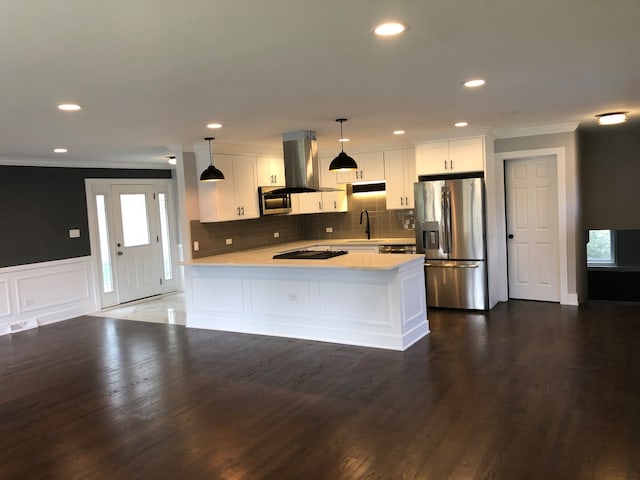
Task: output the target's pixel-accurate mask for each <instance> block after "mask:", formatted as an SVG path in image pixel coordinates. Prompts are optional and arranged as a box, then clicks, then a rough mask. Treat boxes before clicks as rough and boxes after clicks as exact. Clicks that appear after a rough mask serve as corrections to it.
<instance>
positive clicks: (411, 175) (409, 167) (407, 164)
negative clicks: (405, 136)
mask: <svg viewBox="0 0 640 480" xmlns="http://www.w3.org/2000/svg"><path fill="white" fill-rule="evenodd" d="M402 165H403V166H404V168H403V174H404V196H405V201H404V208H413V207H414V205H415V203H414V201H413V184H414V183H416V182H417V181H418V176H417V175H416V152H415V149H413V148H405V149H404V150H402Z"/></svg>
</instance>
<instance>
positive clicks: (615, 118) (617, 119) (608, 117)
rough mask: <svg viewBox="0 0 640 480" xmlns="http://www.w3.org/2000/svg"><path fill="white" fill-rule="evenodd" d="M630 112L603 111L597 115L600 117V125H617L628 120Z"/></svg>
mask: <svg viewBox="0 0 640 480" xmlns="http://www.w3.org/2000/svg"><path fill="white" fill-rule="evenodd" d="M627 113H628V112H611V113H601V114H600V115H596V118H597V119H598V125H617V124H618V123H625V122H626V121H627V120H628V117H627Z"/></svg>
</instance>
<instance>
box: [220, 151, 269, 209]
mask: <svg viewBox="0 0 640 480" xmlns="http://www.w3.org/2000/svg"><path fill="white" fill-rule="evenodd" d="M232 159H233V162H234V165H233V175H234V188H235V209H234V213H235V214H237V217H239V218H238V219H239V220H244V219H248V218H258V217H259V216H260V208H259V205H258V186H257V184H256V161H255V158H253V157H246V156H233V157H232ZM223 173H224V170H223ZM225 175H226V173H225ZM238 208H239V209H240V211H239V214H238V210H237V209H238Z"/></svg>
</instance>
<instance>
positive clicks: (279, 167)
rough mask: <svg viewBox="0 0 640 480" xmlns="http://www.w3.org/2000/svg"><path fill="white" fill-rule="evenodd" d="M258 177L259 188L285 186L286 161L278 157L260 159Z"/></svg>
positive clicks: (258, 159)
mask: <svg viewBox="0 0 640 480" xmlns="http://www.w3.org/2000/svg"><path fill="white" fill-rule="evenodd" d="M256 162H257V175H258V185H259V186H269V185H271V186H274V187H276V186H277V187H280V186H284V184H285V179H284V160H283V159H282V158H278V157H258V158H257V160H256Z"/></svg>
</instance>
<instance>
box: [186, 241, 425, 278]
mask: <svg viewBox="0 0 640 480" xmlns="http://www.w3.org/2000/svg"><path fill="white" fill-rule="evenodd" d="M414 243H415V239H414V238H382V239H381V238H375V239H371V240H367V239H361V240H360V239H347V240H305V241H300V242H292V243H282V244H278V245H272V246H270V247H266V248H257V249H252V250H242V251H238V252H233V253H225V254H221V255H212V256H210V257H204V258H199V259H195V260H191V261H189V262H184V264H185V265H193V266H244V267H286V268H338V269H371V270H392V269H395V268H398V267H400V266H401V265H404V264H407V263H411V262H416V261H420V262H422V261H423V260H424V255H416V254H379V253H348V254H346V255H340V256H337V257H333V258H328V259H326V260H311V259H304V260H298V259H295V260H294V259H278V260H274V259H273V256H274V255H276V254H279V253H285V252H291V251H294V250H304V249H314V247H318V246H330V247H341V246H342V247H344V248H345V249H348V247H349V246H357V245H404V244H414ZM315 249H317V248H315Z"/></svg>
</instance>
